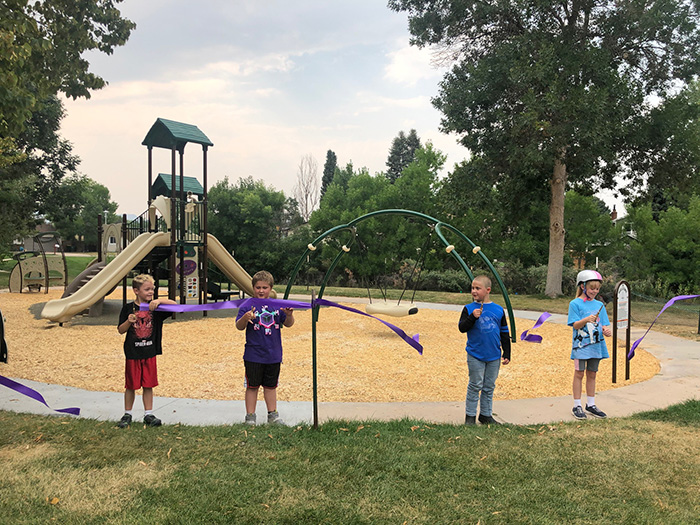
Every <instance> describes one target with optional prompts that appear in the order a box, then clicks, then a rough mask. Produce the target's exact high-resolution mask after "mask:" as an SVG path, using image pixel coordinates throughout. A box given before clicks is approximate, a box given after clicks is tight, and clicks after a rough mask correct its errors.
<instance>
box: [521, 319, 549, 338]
mask: <svg viewBox="0 0 700 525" xmlns="http://www.w3.org/2000/svg"><path fill="white" fill-rule="evenodd" d="M550 317H552V314H550V313H549V312H545V313H543V314H542V315H540V316H539V317H538V319H537V321H536V322H535V326H533V327H532V328H530V330H536V329H538V328H539V327H540V326H542V325H543V324H544V322H545V321H546V320H547V319H549V318H550ZM530 330H525V331H524V332H523V333H522V334H520V340H521V341H527V342H528V343H541V342H542V336H541V335H537V334H528V332H529V331H530Z"/></svg>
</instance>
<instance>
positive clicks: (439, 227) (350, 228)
mask: <svg viewBox="0 0 700 525" xmlns="http://www.w3.org/2000/svg"><path fill="white" fill-rule="evenodd" d="M381 215H403V216H407V217H415V218H418V219H422V220H423V221H425V222H426V223H427V224H429V225H433V226H434V228H435V233H436V234H437V236H438V238H439V239H440V240H441V241H442V242H443V244H444V245H445V250H446V251H447V253H449V254H450V255H451V256H452V257H453V258H454V259H455V260H456V261H457V263H458V264H459V265H460V267H461V268H462V269H463V270H464V271H465V272H466V274H467V275H468V276H469V279H471V280H473V279H474V275H473V274H472V272H471V270H470V269H469V267H468V266H467V264H466V263H465V262H464V259H463V258H462V257H461V256H460V255H459V253H458V252H457V250H455V249H454V245H452V244H450V242H449V241H448V240H447V238H446V237H445V234H446V233H447V232H451V233H453V234H455V235H457V237H459V238H460V239H461V240H462V241H464V242H466V243H467V244H469V245H470V246H471V247H472V249H473V248H476V244H474V243H473V242H472V241H471V239H469V237H467V236H466V235H464V234H463V233H462V232H461V231H459V230H458V229H457V228H455V227H454V226H451V225H450V224H447V223H445V222H442V221H439V220H437V219H435V218H434V217H431V216H429V215H425V214H424V213H420V212H417V211H412V210H401V209H387V210H378V211H373V212H371V213H367V214H365V215H362V216H360V217H357V218H356V219H353V220H352V221H350V222H349V223H347V224H341V225H338V226H335V227H334V228H331V229H330V230H327V231H326V232H324V233H322V234H321V235H319V236H318V237H316V239H314V240H313V241H312V242H311V243H309V244H308V246H307V248H306V251H304V253H303V254H302V256H301V257H299V260H298V261H297V264H296V266H295V267H294V270H293V271H292V274H291V275H290V278H289V282H288V284H287V288H286V289H285V291H284V298H285V299H288V298H289V293H290V291H291V289H292V286H293V285H294V281H295V280H296V277H297V275H298V273H299V270H300V269H301V266H302V265H303V264H304V261H305V260H306V259H307V257H308V256H309V255H310V254H311V252H313V251H315V250H316V247H317V246H318V245H319V244H320V243H321V242H322V241H323V240H324V239H325V238H326V237H329V236H331V235H334V234H343V233H348V234H349V240H348V242H346V243H345V244H343V245H342V248H341V249H340V250H339V251H338V254H337V255H336V256H335V258H334V259H333V262H332V263H331V264H330V266H329V267H328V270H327V271H326V274H325V275H324V277H323V280H322V281H321V286H320V289H319V292H318V298H319V299H321V298H322V297H323V293H324V291H325V289H326V285H327V284H328V281H329V279H330V277H331V275H332V274H333V271H334V270H335V269H336V267H337V266H338V263H339V262H340V260H341V258H342V257H343V255H344V254H345V253H347V252H348V251H350V250H349V248H350V246H352V243H353V242H354V241H355V237H356V229H355V227H356V226H357V225H358V224H359V223H361V222H363V221H366V220H368V219H371V218H373V217H379V216H381ZM477 255H478V256H479V257H481V260H482V261H483V262H484V263H486V266H487V267H488V268H489V270H491V272H492V273H493V276H494V278H495V279H496V281H497V282H498V285H499V286H500V288H501V292H503V300H504V301H505V303H506V307H507V309H508V317H509V319H510V326H511V338H512V340H513V342H515V340H516V339H515V317H514V316H513V308H512V306H511V304H510V298H509V297H508V291H507V290H506V287H505V285H504V284H503V281H502V280H501V276H500V275H499V274H498V272H497V271H496V268H494V266H493V264H492V263H491V261H490V260H489V259H488V257H486V255H484V252H483V251H482V250H479V251H478V252H477ZM319 312H320V307H319V306H316V307H314V308H313V310H312V313H311V335H312V355H311V357H312V368H313V412H314V427H315V428H318V374H317V370H318V369H317V359H316V354H317V353H316V323H317V322H318V316H319Z"/></svg>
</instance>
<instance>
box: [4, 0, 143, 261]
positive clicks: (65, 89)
mask: <svg viewBox="0 0 700 525" xmlns="http://www.w3.org/2000/svg"><path fill="white" fill-rule="evenodd" d="M120 2H121V0H82V1H80V2H66V1H63V0H44V1H41V2H31V3H30V2H27V1H26V0H7V1H3V2H1V3H0V212H1V213H0V227H1V228H0V230H1V233H0V251H5V250H7V249H8V247H9V243H10V242H12V241H13V240H14V239H15V238H17V237H20V236H22V235H23V234H25V233H28V232H29V231H30V230H31V229H32V226H33V224H34V222H35V218H36V217H35V215H36V214H37V213H42V211H43V206H44V204H45V200H46V199H47V198H49V196H50V194H51V191H52V190H53V189H55V188H56V187H57V185H58V184H60V180H61V178H62V177H63V176H64V175H66V174H67V173H74V170H75V166H77V163H78V159H77V157H75V156H73V155H71V152H70V144H69V143H68V142H66V141H62V140H60V139H59V138H58V129H59V123H60V120H61V118H62V116H63V108H62V105H61V103H60V101H59V100H58V99H57V98H56V97H55V95H56V94H58V93H63V94H65V95H67V96H69V97H72V98H77V97H86V98H89V97H90V91H91V90H93V89H100V88H102V87H103V86H104V85H105V81H104V80H103V79H102V78H101V77H99V76H97V75H95V74H94V73H91V72H90V71H89V63H88V62H87V60H85V59H84V58H83V57H82V54H83V53H84V52H85V51H90V50H98V51H101V52H104V53H107V54H111V53H112V51H113V49H114V48H115V47H117V46H120V45H123V44H124V43H126V41H127V39H128V38H129V35H130V34H131V31H132V30H133V28H134V27H135V25H134V24H133V22H131V21H130V20H127V19H124V18H122V17H121V14H120V12H119V10H118V9H117V8H116V7H115V6H116V4H118V3H120Z"/></svg>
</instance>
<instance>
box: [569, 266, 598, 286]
mask: <svg viewBox="0 0 700 525" xmlns="http://www.w3.org/2000/svg"><path fill="white" fill-rule="evenodd" d="M588 281H600V282H601V283H602V282H603V276H602V275H600V274H599V273H598V272H596V271H594V270H582V271H580V272H578V275H577V276H576V286H579V285H580V284H581V283H587V282H588Z"/></svg>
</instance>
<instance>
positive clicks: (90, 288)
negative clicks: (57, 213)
mask: <svg viewBox="0 0 700 525" xmlns="http://www.w3.org/2000/svg"><path fill="white" fill-rule="evenodd" d="M156 246H170V234H169V233H164V232H158V233H142V234H141V235H139V236H138V237H136V239H134V240H133V241H132V242H130V243H129V245H128V246H127V247H126V248H124V250H123V251H122V252H121V253H120V254H119V255H117V256H116V257H115V258H114V260H113V261H112V262H110V263H109V264H108V265H107V266H105V268H104V270H102V271H101V272H100V273H98V274H97V275H96V276H95V277H94V278H92V279H91V280H90V281H89V282H87V283H86V284H85V286H83V287H82V288H80V289H79V290H78V291H77V292H75V293H74V294H73V295H70V296H68V297H64V298H63V299H56V300H53V301H49V302H48V303H46V305H44V309H43V310H42V312H41V317H43V318H44V319H49V320H51V321H56V322H58V323H64V322H66V321H68V320H70V318H71V317H73V316H74V315H76V314H78V313H80V312H82V311H83V310H85V309H87V308H90V306H92V305H93V304H95V303H96V302H97V301H99V300H100V299H102V298H103V297H104V296H105V295H107V293H109V291H110V290H112V289H113V288H114V287H115V286H117V285H118V284H119V282H120V281H121V280H122V279H123V278H124V276H125V275H127V274H128V273H129V272H130V271H131V270H132V269H133V267H134V266H135V265H136V264H137V263H139V262H140V261H141V260H142V259H143V258H144V257H146V256H147V255H148V254H149V253H150V252H151V250H152V249H153V248H155V247H156Z"/></svg>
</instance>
